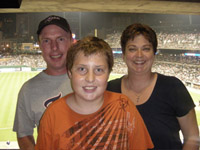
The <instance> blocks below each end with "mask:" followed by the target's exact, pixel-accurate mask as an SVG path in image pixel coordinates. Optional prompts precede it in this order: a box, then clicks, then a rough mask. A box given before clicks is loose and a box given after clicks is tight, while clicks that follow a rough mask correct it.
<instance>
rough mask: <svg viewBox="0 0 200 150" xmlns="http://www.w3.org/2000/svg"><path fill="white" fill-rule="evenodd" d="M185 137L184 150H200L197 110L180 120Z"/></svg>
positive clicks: (191, 111)
mask: <svg viewBox="0 0 200 150" xmlns="http://www.w3.org/2000/svg"><path fill="white" fill-rule="evenodd" d="M178 121H179V124H180V127H181V130H182V133H183V137H184V145H183V150H199V140H200V138H199V129H198V126H197V120H196V114H195V110H194V109H192V110H190V112H189V113H188V114H186V115H185V116H183V117H179V118H178Z"/></svg>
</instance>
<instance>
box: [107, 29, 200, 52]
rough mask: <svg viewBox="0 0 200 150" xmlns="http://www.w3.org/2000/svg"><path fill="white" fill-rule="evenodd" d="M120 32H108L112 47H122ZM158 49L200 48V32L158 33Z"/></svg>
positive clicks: (108, 40) (108, 39)
mask: <svg viewBox="0 0 200 150" xmlns="http://www.w3.org/2000/svg"><path fill="white" fill-rule="evenodd" d="M120 36H121V33H120V32H114V33H111V34H108V35H107V37H106V39H105V41H107V42H108V43H109V44H110V45H111V47H112V48H119V47H120ZM157 37H158V49H183V50H184V49H185V50H200V33H175V34H174V33H173V34H172V33H164V32H159V33H157Z"/></svg>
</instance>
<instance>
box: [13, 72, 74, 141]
mask: <svg viewBox="0 0 200 150" xmlns="http://www.w3.org/2000/svg"><path fill="white" fill-rule="evenodd" d="M71 92H72V89H71V84H70V80H69V78H68V75H67V74H64V75H60V76H51V75H47V74H46V73H44V72H41V73H39V74H38V75H36V76H35V77H33V78H31V79H30V80H28V81H27V82H25V83H24V85H23V86H22V88H21V90H20V92H19V95H18V102H17V108H16V114H15V121H14V126H13V131H15V132H17V136H18V137H24V136H28V135H33V129H34V128H35V127H36V126H38V125H39V121H40V118H41V116H42V114H43V112H44V111H45V109H46V107H48V105H49V104H50V103H52V102H53V101H55V100H57V99H59V98H61V97H63V96H65V95H66V94H68V93H71Z"/></svg>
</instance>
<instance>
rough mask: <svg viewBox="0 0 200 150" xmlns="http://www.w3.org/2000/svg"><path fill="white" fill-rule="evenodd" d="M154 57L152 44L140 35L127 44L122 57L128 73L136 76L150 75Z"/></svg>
mask: <svg viewBox="0 0 200 150" xmlns="http://www.w3.org/2000/svg"><path fill="white" fill-rule="evenodd" d="M154 57H155V55H154V51H153V46H152V44H151V43H150V42H149V41H148V40H147V39H146V38H145V37H144V36H143V35H141V34H140V35H137V36H136V37H135V38H134V40H132V39H130V40H129V41H128V42H127V44H126V49H125V53H124V55H123V59H124V61H125V63H126V65H127V67H128V72H129V73H131V72H133V73H136V74H145V73H150V72H151V68H152V64H153V61H154Z"/></svg>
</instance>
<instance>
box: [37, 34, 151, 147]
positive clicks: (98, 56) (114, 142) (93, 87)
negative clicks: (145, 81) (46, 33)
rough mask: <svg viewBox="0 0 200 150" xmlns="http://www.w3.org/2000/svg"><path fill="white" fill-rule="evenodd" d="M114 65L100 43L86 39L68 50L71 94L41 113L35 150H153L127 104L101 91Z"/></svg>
mask: <svg viewBox="0 0 200 150" xmlns="http://www.w3.org/2000/svg"><path fill="white" fill-rule="evenodd" d="M112 66H113V54H112V49H111V48H110V46H109V45H108V44H107V43H106V42H105V41H103V40H102V39H99V38H97V37H86V38H84V39H82V40H80V41H78V42H77V43H76V44H74V45H73V46H71V47H70V49H69V51H68V54H67V68H68V73H69V77H70V80H71V83H72V88H73V90H74V92H73V93H71V94H69V95H67V96H65V97H63V98H61V99H59V100H57V101H56V102H54V103H53V104H52V105H51V106H49V108H47V110H46V111H45V113H44V115H43V117H42V119H41V121H40V126H39V132H38V139H37V143H36V150H60V149H65V150H71V149H85V150H86V149H87V150H90V149H108V150H109V149H117V150H139V149H140V150H146V149H148V148H153V144H152V141H151V138H150V136H149V134H148V131H147V129H146V127H145V125H144V122H143V120H142V118H141V116H140V114H139V112H138V111H137V109H136V107H135V105H134V104H133V103H132V102H131V100H129V99H128V98H127V96H125V95H122V94H119V93H113V92H108V91H105V90H106V86H107V80H108V78H109V74H110V72H111V70H112Z"/></svg>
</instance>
